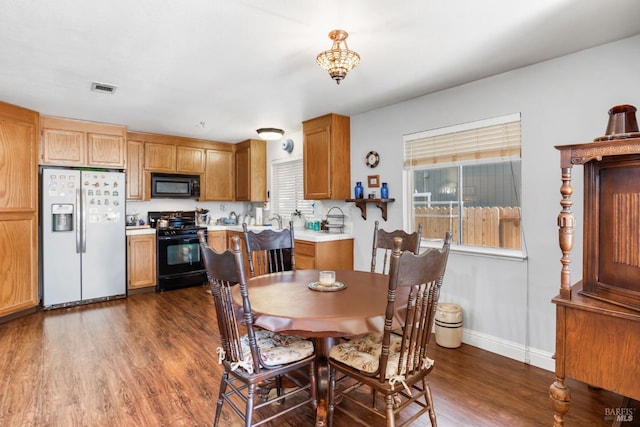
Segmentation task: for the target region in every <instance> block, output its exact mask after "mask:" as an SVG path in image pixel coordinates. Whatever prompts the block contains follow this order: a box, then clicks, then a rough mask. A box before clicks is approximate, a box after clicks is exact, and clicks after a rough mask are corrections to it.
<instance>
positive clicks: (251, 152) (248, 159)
mask: <svg viewBox="0 0 640 427" xmlns="http://www.w3.org/2000/svg"><path fill="white" fill-rule="evenodd" d="M235 149H236V151H235V159H236V162H235V163H236V164H235V166H236V194H235V199H236V200H238V201H251V202H263V201H266V200H267V143H266V141H263V140H261V139H249V140H247V141H244V142H241V143H239V144H237V145H236V147H235Z"/></svg>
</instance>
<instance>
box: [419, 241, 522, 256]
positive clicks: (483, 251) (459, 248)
mask: <svg viewBox="0 0 640 427" xmlns="http://www.w3.org/2000/svg"><path fill="white" fill-rule="evenodd" d="M441 247H442V242H441V241H435V240H432V241H425V240H424V239H423V240H422V243H421V244H420V248H441ZM450 252H451V253H457V254H462V255H470V256H480V257H488V258H500V259H505V260H510V261H525V260H526V259H527V258H528V257H527V254H526V252H525V251H523V250H520V249H504V248H486V247H481V246H471V245H455V244H452V245H451V249H450Z"/></svg>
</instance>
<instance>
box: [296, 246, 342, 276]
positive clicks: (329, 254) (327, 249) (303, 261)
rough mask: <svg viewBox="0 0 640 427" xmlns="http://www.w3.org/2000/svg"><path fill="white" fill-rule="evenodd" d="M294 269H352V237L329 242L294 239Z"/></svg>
mask: <svg viewBox="0 0 640 427" xmlns="http://www.w3.org/2000/svg"><path fill="white" fill-rule="evenodd" d="M295 246H296V247H295V252H296V269H298V270H313V269H315V270H353V239H345V240H332V241H329V242H309V241H306V240H296V245H295Z"/></svg>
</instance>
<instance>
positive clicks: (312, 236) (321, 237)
mask: <svg viewBox="0 0 640 427" xmlns="http://www.w3.org/2000/svg"><path fill="white" fill-rule="evenodd" d="M207 229H208V230H209V231H227V230H228V231H242V226H241V225H209V226H208V227H207ZM273 229H274V228H273V227H271V226H263V225H250V226H249V230H250V231H256V232H260V231H262V230H273ZM293 237H294V238H295V239H296V240H304V241H307V242H332V241H334V240H349V239H353V234H350V233H326V232H324V231H311V230H306V229H295V230H293Z"/></svg>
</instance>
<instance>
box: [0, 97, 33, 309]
mask: <svg viewBox="0 0 640 427" xmlns="http://www.w3.org/2000/svg"><path fill="white" fill-rule="evenodd" d="M38 120H39V117H38V113H37V112H35V111H31V110H27V109H24V108H21V107H17V106H15V105H11V104H6V103H4V102H0V182H1V183H2V184H1V187H2V190H1V191H0V259H1V260H2V285H0V289H1V291H0V317H4V316H7V315H10V314H15V313H20V312H27V311H29V312H30V311H33V310H35V307H36V306H37V305H38Z"/></svg>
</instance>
